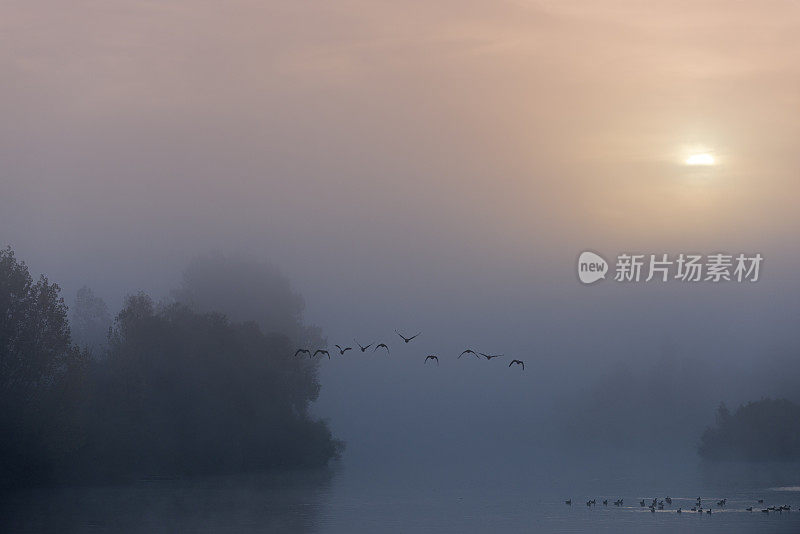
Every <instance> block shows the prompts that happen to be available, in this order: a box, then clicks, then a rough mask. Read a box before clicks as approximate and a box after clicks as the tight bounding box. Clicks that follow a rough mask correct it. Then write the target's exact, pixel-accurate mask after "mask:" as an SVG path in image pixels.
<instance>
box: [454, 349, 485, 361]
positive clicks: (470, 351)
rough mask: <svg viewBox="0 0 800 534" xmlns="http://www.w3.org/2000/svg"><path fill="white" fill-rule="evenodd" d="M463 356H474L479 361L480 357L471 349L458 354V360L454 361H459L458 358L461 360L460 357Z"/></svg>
mask: <svg viewBox="0 0 800 534" xmlns="http://www.w3.org/2000/svg"><path fill="white" fill-rule="evenodd" d="M465 354H474V355H475V357H476V358H478V359H479V360H480V359H481V357H480V356H478V353H477V352H475V351H474V350H472V349H467V350H465V351H464V352H462V353H461V354H459V355H458V358H456V359H459V358H461V357H462V356H463V355H465Z"/></svg>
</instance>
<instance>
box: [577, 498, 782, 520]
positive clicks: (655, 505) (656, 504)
mask: <svg viewBox="0 0 800 534" xmlns="http://www.w3.org/2000/svg"><path fill="white" fill-rule="evenodd" d="M564 503H565V504H567V505H568V506H572V499H568V500H566V501H564ZM623 503H624V501H623V499H617V500H616V501H614V503H613V504H614V506H622V505H623ZM727 503H728V499H720V500H719V501H717V507H718V508H720V509H725V506H726V505H727ZM596 504H597V499H590V500H588V501H586V506H588V507H592V506H595V505H596ZM665 504H666V505H671V504H672V498H671V497H669V496H667V497H665V498H664V499H663V500H661V501H659V500H658V498H654V499H653V500H652V502H650V504H647V502H646V501H645V499H642V500H641V501H639V506H640V507H641V508H644V507H645V506H647V507H648V508H649V509H650V511H651V512H653V513H655V511H656V510H663V509H664V505H665ZM758 504H762V505H763V504H764V499H758ZM603 506H608V499H603ZM753 508H754V507H753V506H748V507H747V508H745V511H747V512H752V511H753ZM791 510H792V507H791V506H789V505H787V504H784V505H782V506H770V507H768V508H762V509H761V512H762V513H765V514H768V513H770V512H778V513H783V512H791ZM684 511H687V510H684V509H683V508H681V507H678V509H677V510H675V512H677V513H679V514H680V513H683V512H684ZM691 511H692V512H697V513H701V514H702V513H703V512H705V513H706V514H708V515H711V506H710V505H709V506H708V507H707V508H706V509H703V501H702V499H701V498H700V497H698V498H697V503H696V504H695V505H694V506H692V508H691Z"/></svg>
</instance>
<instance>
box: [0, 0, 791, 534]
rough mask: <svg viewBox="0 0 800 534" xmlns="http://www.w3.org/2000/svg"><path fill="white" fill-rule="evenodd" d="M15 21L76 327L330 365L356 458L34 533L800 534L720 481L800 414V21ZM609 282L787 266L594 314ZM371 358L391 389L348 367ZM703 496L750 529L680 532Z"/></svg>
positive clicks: (156, 480)
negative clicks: (189, 333) (769, 414)
mask: <svg viewBox="0 0 800 534" xmlns="http://www.w3.org/2000/svg"><path fill="white" fill-rule="evenodd" d="M0 13H1V15H0V30H2V31H0V43H2V45H3V46H0V68H2V69H3V72H5V73H7V76H5V77H4V80H3V81H2V82H0V114H2V116H3V117H5V120H3V121H0V122H1V123H0V160H2V161H3V168H2V171H1V172H0V245H1V246H2V247H5V246H6V245H10V246H11V247H12V248H13V250H14V253H15V254H16V256H17V258H19V259H20V260H24V261H25V262H26V264H27V265H28V267H29V268H30V271H31V273H32V274H33V275H34V278H35V277H36V276H38V275H39V274H45V275H47V276H48V277H49V279H50V281H53V282H57V283H58V284H59V285H60V287H61V289H62V293H61V295H62V296H63V297H64V299H65V302H66V304H67V305H68V306H70V308H71V311H73V310H74V309H75V308H76V307H77V301H78V300H79V299H77V298H76V297H77V296H78V294H79V291H80V290H81V288H83V287H84V286H86V287H88V288H90V289H91V291H92V295H95V296H96V297H98V298H99V299H102V301H103V302H104V305H105V306H106V312H107V313H106V315H103V317H104V319H103V321H106V322H102V321H101V322H102V325H100V327H98V325H97V324H95V325H94V330H92V332H93V333H92V334H91V342H89V341H87V339H88V336H87V337H86V338H84V339H81V340H80V343H82V344H84V345H87V344H88V345H91V346H97V347H100V346H102V345H103V339H104V338H105V332H106V331H107V327H108V326H113V325H114V323H113V317H115V316H116V315H117V314H118V313H119V312H120V311H121V310H123V309H125V306H126V297H127V296H129V295H136V294H137V293H139V292H140V291H142V292H144V293H146V294H148V295H150V297H152V299H153V301H154V306H155V308H156V309H159V305H164V306H169V305H173V304H176V303H177V304H185V305H187V306H190V308H191V310H192V313H198V314H202V313H207V312H220V313H223V314H224V315H225V316H226V317H227V320H229V321H230V322H231V324H232V326H231V328H232V329H237V328H240V326H237V325H240V324H241V323H245V322H248V321H253V322H255V324H256V325H257V327H258V328H259V329H260V331H261V333H263V334H264V336H265V339H266V340H269V343H270V344H269V345H268V346H269V347H275V346H281V347H282V346H283V345H280V344H279V343H277V342H275V343H273V342H274V341H275V338H273V337H270V336H272V335H273V334H280V335H283V336H285V339H283V338H282V340H281V341H280V343H285V344H286V346H289V345H291V349H293V350H296V348H301V347H302V348H311V349H316V348H322V347H323V346H325V347H327V348H328V349H329V350H331V359H330V360H329V359H328V358H325V357H322V358H321V359H320V361H319V362H318V363H316V364H310V363H309V364H307V365H308V368H309V369H310V368H313V372H311V373H310V374H309V376H312V375H313V376H315V377H318V381H319V386H320V388H319V396H318V397H317V398H316V399H315V400H313V402H312V401H311V399H312V398H313V395H309V397H308V399H309V400H308V401H307V402H308V403H310V404H309V405H308V410H309V414H310V416H309V417H313V418H321V419H322V420H324V421H325V422H326V423H327V425H328V428H330V431H331V433H332V435H333V437H334V438H336V439H338V440H342V441H343V442H344V444H345V448H344V449H343V452H342V455H341V458H340V459H338V460H335V461H332V462H331V463H330V464H329V465H328V467H327V468H326V469H323V470H321V471H315V472H307V471H301V472H292V471H291V470H286V471H285V472H284V471H281V472H277V473H273V472H259V473H244V474H229V473H224V474H219V473H217V474H213V475H209V476H206V477H203V476H185V477H172V476H170V477H167V479H162V478H160V476H161V474H160V473H153V474H152V475H155V476H154V477H151V478H145V479H142V478H141V477H136V478H135V481H134V482H132V483H130V484H121V483H116V482H115V483H109V485H105V486H91V485H87V484H86V483H85V482H84V481H80V483H78V481H77V480H76V481H75V482H76V484H75V487H72V486H71V485H70V484H69V483H67V484H66V485H61V486H59V487H56V488H51V487H39V488H31V489H25V490H20V491H19V492H16V493H15V494H14V495H13V496H10V497H9V498H8V499H4V500H3V504H2V508H3V515H4V516H6V517H9V518H11V519H10V524H11V525H12V530H19V531H40V530H43V531H58V530H74V531H88V530H95V531H97V530H100V531H109V532H110V531H128V532H139V531H159V530H160V531H164V532H167V531H176V530H191V531H208V532H219V531H231V532H246V531H275V532H286V531H294V532H323V533H325V532H357V531H363V532H375V531H390V532H391V531H396V532H408V531H430V532H447V531H450V532H485V531H486V530H489V529H493V530H498V531H501V532H506V531H507V532H516V531H528V530H535V529H537V528H538V529H539V530H542V531H592V532H594V531H608V532H620V531H622V532H639V531H650V530H652V531H663V532H673V531H687V530H689V531H692V530H698V531H704V532H705V531H708V532H793V531H797V530H798V529H800V526H799V525H798V521H800V510H798V508H800V493H798V492H797V491H796V489H797V487H798V486H800V470H799V469H798V466H797V465H796V463H793V461H786V462H777V461H772V460H774V459H773V458H758V460H759V461H758V462H750V463H747V462H741V461H731V462H713V461H707V460H703V459H701V457H700V456H699V455H698V446H699V445H700V444H701V442H702V437H703V432H704V430H705V429H706V428H707V427H709V426H713V425H715V423H716V422H717V419H716V417H717V415H718V413H717V408H718V407H719V405H720V403H724V404H725V405H726V406H727V408H728V409H730V411H731V412H732V413H733V414H735V413H736V410H737V408H738V407H739V406H740V405H743V404H746V403H748V402H753V401H759V400H761V399H764V398H771V399H781V398H782V399H788V400H789V401H792V402H795V403H800V393H798V392H800V387H798V386H800V358H798V354H800V330H798V328H797V325H798V324H800V282H798V277H797V266H798V265H800V263H799V262H800V244H799V243H798V240H797V233H798V231H800V217H798V214H797V209H796V202H795V200H794V199H796V198H797V195H798V192H799V191H798V187H799V186H798V182H797V177H798V175H799V173H800V165H798V163H800V162H799V161H798V159H797V146H796V145H797V143H796V140H797V139H798V134H800V121H798V115H797V113H795V112H793V110H794V111H796V109H797V108H798V105H800V100H799V98H800V97H799V96H798V93H797V91H796V88H797V86H798V82H799V81H800V61H797V58H798V54H800V40H799V39H798V35H800V28H798V25H800V22H799V21H800V12H798V7H797V5H795V4H794V3H792V2H774V3H771V4H770V6H769V7H768V8H762V7H761V6H755V5H735V6H727V7H726V9H724V10H722V9H720V6H719V5H718V4H716V3H714V2H704V1H701V2H693V3H692V4H691V6H689V5H683V4H665V5H659V6H655V5H650V6H643V5H636V4H635V3H630V2H625V1H617V0H614V1H610V2H602V3H585V2H572V1H568V2H557V3H555V2H545V1H542V2H539V1H535V2H517V1H508V2H506V1H501V2H490V3H480V2H478V3H469V4H464V3H463V2H451V1H449V0H445V1H439V2H433V3H431V2H412V3H411V4H408V3H396V2H377V3H374V2H360V1H346V2H337V3H333V4H329V5H319V6H316V5H315V6H309V5H305V4H298V3H297V2H289V1H283V0H276V1H270V2H262V3H253V2H248V1H244V0H242V1H240V0H235V1H230V2H226V3H225V4H224V5H222V4H217V3H214V2H196V1H192V2H189V1H187V0H176V1H173V2H169V3H165V4H161V3H159V4H156V3H141V2H129V1H122V2H115V3H113V4H108V5H105V4H104V5H98V4H97V3H95V2H91V1H88V0H87V1H84V0H79V1H77V2H74V3H72V5H71V7H70V8H69V9H66V8H65V7H64V6H61V5H59V4H58V3H57V2H44V3H30V2H27V1H23V0H20V1H9V2H5V3H4V5H3V6H2V7H1V8H0ZM699 152H702V153H706V152H708V153H709V154H713V158H714V161H715V165H713V166H703V167H702V168H697V167H689V166H687V165H685V164H684V162H685V161H686V160H687V158H688V157H689V156H690V155H691V154H694V153H699ZM585 250H591V251H595V252H597V253H598V254H600V255H601V256H602V257H603V258H605V259H606V260H607V261H608V262H609V264H610V266H611V268H612V269H613V267H614V262H615V260H616V258H617V256H618V255H619V254H622V253H636V254H645V255H647V256H649V255H650V254H656V255H661V254H665V253H666V254H670V256H673V257H674V256H675V255H677V254H680V253H694V254H703V255H708V254H714V253H718V252H725V253H728V254H733V255H736V254H738V253H746V254H748V255H752V254H755V253H760V254H761V255H762V256H763V257H764V263H763V266H762V270H761V276H760V279H759V281H758V282H755V283H737V282H727V283H720V284H714V283H709V282H699V283H681V282H678V281H675V280H671V281H670V282H667V283H655V282H654V283H645V282H639V283H619V282H615V281H614V280H613V272H612V273H610V274H609V276H607V277H606V279H605V280H601V281H599V282H597V283H595V284H592V285H583V284H581V283H580V281H579V280H578V277H577V275H576V262H577V258H578V255H579V254H580V253H581V252H582V251H585ZM204 261H205V262H207V263H203V262H204ZM215 262H216V263H215ZM204 266H205V267H204ZM206 267H208V270H204V269H205V268H206ZM220 273H223V274H220ZM83 295H84V296H86V295H87V293H83ZM98 324H99V323H98ZM71 326H72V330H73V338H75V339H74V340H76V342H78V340H77V336H76V333H77V332H78V331H79V330H80V328H79V325H78V323H77V322H76V320H75V317H74V316H71ZM87 328H88V327H87ZM241 328H246V327H241ZM395 330H399V331H400V332H402V333H404V334H406V335H412V334H415V333H417V332H421V334H420V336H419V337H418V338H416V339H414V340H413V341H412V342H410V343H408V344H406V343H403V341H402V340H401V339H400V337H399V336H398V335H397V334H396V333H395ZM176 339H179V340H183V338H176ZM236 339H239V338H236ZM356 342H359V343H361V344H368V343H371V344H372V347H374V346H375V345H376V344H378V343H386V344H388V345H389V347H390V354H386V353H384V352H383V351H377V352H373V348H370V349H368V350H367V351H366V352H365V353H361V352H360V351H358V350H357V349H355V350H352V351H349V352H347V353H346V354H345V355H342V356H340V355H339V354H338V353H337V352H334V350H335V349H334V348H333V345H334V344H340V345H342V346H352V347H356ZM176 343H178V342H176ZM178 344H180V345H181V346H184V345H186V343H184V342H183V341H180V343H178ZM295 345H296V346H297V347H295ZM265 346H266V345H265ZM465 349H473V350H475V351H479V352H485V353H490V354H502V355H503V356H502V357H501V358H497V359H493V360H491V361H486V360H485V359H483V358H476V357H474V356H472V355H469V354H468V355H465V356H463V357H461V358H458V356H459V354H460V353H461V352H462V351H464V350H465ZM270 350H273V349H272V348H270ZM275 350H276V349H275ZM293 350H290V351H286V350H284V352H293ZM95 352H97V353H98V354H100V353H101V352H102V351H101V350H97V351H95ZM208 352H209V354H211V353H213V351H211V350H209V351H208ZM276 354H277V352H276ZM427 355H437V356H438V363H434V362H432V361H427V362H426V361H425V357H426V356H427ZM280 357H283V353H281V355H280ZM304 357H305V356H300V358H304ZM512 359H520V360H523V361H524V362H525V369H524V371H523V370H522V369H521V367H518V366H514V367H509V366H508V364H509V363H510V362H511V360H512ZM291 365H294V364H293V363H292V364H291ZM303 365H306V362H305V361H304V362H303ZM208 376H212V377H213V376H214V373H209V374H208ZM304 402H306V401H305V400H304ZM213 404H214V403H213V402H209V405H213ZM224 419H225V418H224V417H220V418H217V419H215V421H217V422H218V421H220V420H224ZM791 424H797V422H793V421H789V422H787V424H786V428H789V427H790V425H791ZM254 433H255V432H254ZM263 436H264V439H268V438H269V437H270V432H268V431H266V430H265V431H264V432H263ZM198 448H200V447H198ZM762 460H763V461H762ZM666 495H671V496H672V497H673V499H674V500H675V501H676V503H675V504H674V505H673V506H672V507H671V508H667V509H666V510H664V511H656V513H654V514H653V513H651V512H650V510H649V509H648V508H646V507H640V506H639V504H638V503H639V500H640V499H647V500H648V502H649V500H650V499H652V498H653V497H659V498H664V497H665V496H666ZM698 495H700V496H702V497H703V499H707V500H708V502H709V503H710V502H712V501H714V502H715V501H717V500H719V499H722V498H726V497H727V498H728V499H729V504H728V505H727V507H726V509H725V510H722V509H720V510H717V509H716V508H715V510H714V513H713V514H712V515H711V516H709V517H707V516H705V515H703V516H702V517H695V514H691V513H690V514H689V517H687V516H686V514H681V516H678V515H677V514H676V513H675V509H676V508H677V507H678V506H679V504H678V503H680V505H683V506H684V510H686V508H690V506H691V504H692V503H693V502H694V499H695V498H696V497H697V496H698ZM570 498H572V499H573V504H572V506H566V505H565V504H564V501H565V500H566V499H570ZM591 498H597V499H598V503H600V502H601V500H602V499H603V498H607V499H609V500H610V501H609V506H608V507H604V506H603V505H602V504H598V505H596V506H594V507H587V506H586V504H585V501H586V500H588V499H591ZM617 498H624V499H625V505H624V506H623V507H615V506H613V505H612V504H611V502H613V500H616V499H617ZM757 499H765V505H770V504H772V505H781V504H791V505H792V508H793V509H792V512H791V513H782V514H778V513H769V514H762V513H761V512H760V509H757V510H755V511H754V512H752V513H750V512H746V511H745V508H746V507H747V506H751V505H753V506H758V505H757V504H756V503H755V501H756V500H757ZM696 515H697V516H699V514H696Z"/></svg>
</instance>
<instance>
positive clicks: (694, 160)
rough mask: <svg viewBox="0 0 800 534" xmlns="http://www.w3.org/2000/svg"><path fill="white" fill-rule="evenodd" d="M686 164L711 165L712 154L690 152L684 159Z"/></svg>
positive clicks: (712, 162) (712, 160)
mask: <svg viewBox="0 0 800 534" xmlns="http://www.w3.org/2000/svg"><path fill="white" fill-rule="evenodd" d="M686 164H687V165H713V164H714V156H712V155H711V154H692V155H691V156H689V158H688V159H687V160H686Z"/></svg>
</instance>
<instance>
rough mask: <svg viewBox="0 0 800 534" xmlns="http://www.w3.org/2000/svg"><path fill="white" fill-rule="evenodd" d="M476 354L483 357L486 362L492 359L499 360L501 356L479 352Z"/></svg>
mask: <svg viewBox="0 0 800 534" xmlns="http://www.w3.org/2000/svg"><path fill="white" fill-rule="evenodd" d="M478 354H480V355H481V356H483V357H484V358H486V359H487V360H491V359H492V358H499V357H500V356H502V354H484V353H482V352H479V353H478Z"/></svg>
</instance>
